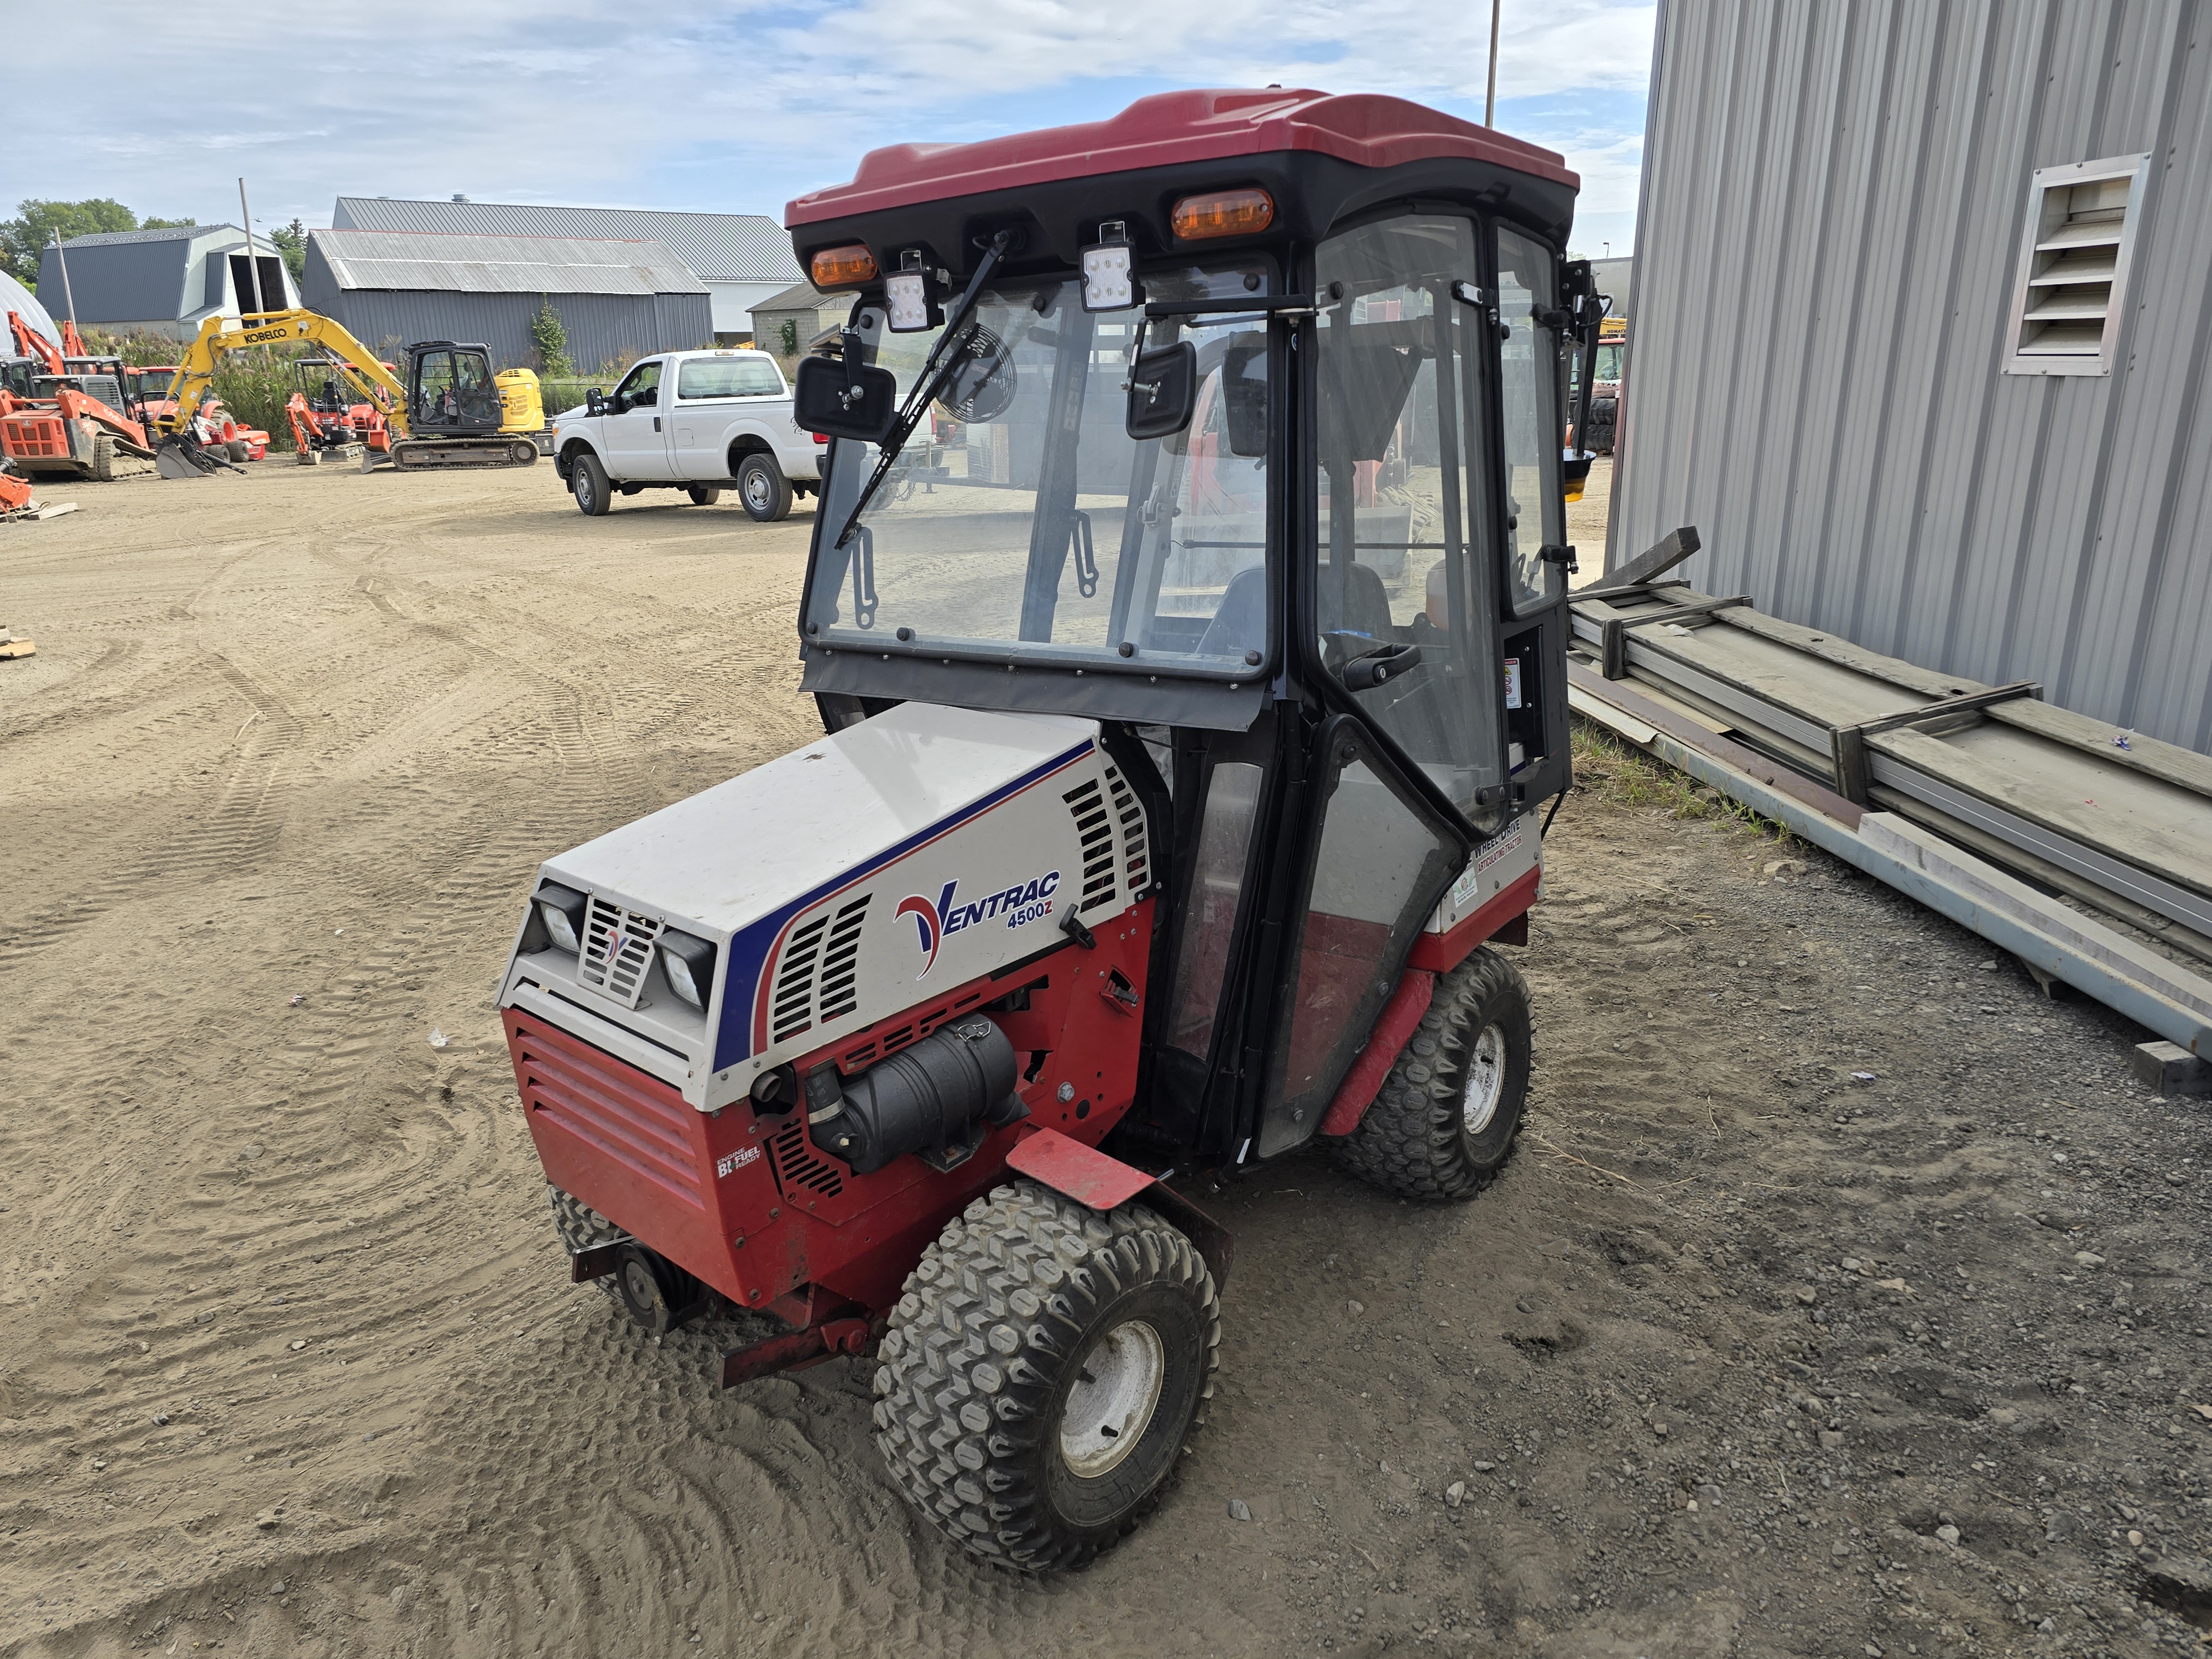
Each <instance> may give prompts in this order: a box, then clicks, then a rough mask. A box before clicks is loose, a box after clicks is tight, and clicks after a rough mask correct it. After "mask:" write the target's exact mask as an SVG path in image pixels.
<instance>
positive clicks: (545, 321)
mask: <svg viewBox="0 0 2212 1659" xmlns="http://www.w3.org/2000/svg"><path fill="white" fill-rule="evenodd" d="M530 343H531V344H532V346H534V347H536V348H537V349H538V363H539V365H540V367H539V370H538V372H539V373H540V374H544V376H545V378H546V379H548V380H572V379H574V376H575V373H576V366H575V364H574V363H572V362H569V361H568V330H567V329H565V328H563V327H562V325H561V313H559V312H557V311H556V310H554V309H553V296H552V295H550V294H541V295H538V314H537V315H536V316H534V317H532V319H530Z"/></svg>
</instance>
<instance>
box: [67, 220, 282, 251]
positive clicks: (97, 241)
mask: <svg viewBox="0 0 2212 1659" xmlns="http://www.w3.org/2000/svg"><path fill="white" fill-rule="evenodd" d="M224 230H228V231H232V232H235V233H236V234H239V235H240V236H243V235H244V234H246V233H245V232H244V231H242V230H240V229H239V228H238V227H237V226H236V225H232V224H219V225H162V226H160V227H157V228H155V229H152V230H100V231H94V232H92V233H91V234H88V235H84V236H72V237H70V239H69V240H67V241H65V242H64V243H63V244H62V252H64V253H66V252H70V250H71V249H73V248H80V247H123V246H128V245H129V244H131V243H133V242H188V241H190V240H191V239H192V238H193V237H195V236H212V235H214V234H216V232H218V231H224ZM254 240H256V241H258V242H264V243H265V242H267V241H268V240H269V233H268V232H267V231H265V230H264V231H262V232H261V233H259V234H258V235H257V236H256V237H255V238H254Z"/></svg>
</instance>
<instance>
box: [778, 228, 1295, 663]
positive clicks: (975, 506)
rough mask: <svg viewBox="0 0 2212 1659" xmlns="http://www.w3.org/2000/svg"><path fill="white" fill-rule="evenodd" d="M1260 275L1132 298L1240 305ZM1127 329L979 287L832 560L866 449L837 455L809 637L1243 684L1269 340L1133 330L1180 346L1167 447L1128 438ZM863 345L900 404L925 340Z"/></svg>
mask: <svg viewBox="0 0 2212 1659" xmlns="http://www.w3.org/2000/svg"><path fill="white" fill-rule="evenodd" d="M1267 275H1268V271H1267V267H1266V266H1265V265H1264V264H1259V263H1257V262H1252V261H1247V262H1245V263H1243V264H1235V265H1230V264H1223V265H1219V266H1209V267H1197V266H1191V267H1185V268H1182V269H1180V270H1170V271H1164V272H1163V271H1147V272H1145V273H1143V274H1142V281H1143V283H1144V284H1145V289H1146V297H1147V298H1148V299H1150V300H1153V301H1164V300H1191V299H1204V298H1212V297H1221V298H1225V299H1226V298H1237V299H1241V298H1243V296H1244V295H1248V294H1253V293H1262V292H1265V291H1266V289H1267ZM975 320H976V322H977V325H978V327H979V331H978V332H977V334H976V335H975V337H974V340H973V342H972V343H971V345H970V346H969V348H968V349H966V350H965V351H964V352H963V355H962V361H961V366H960V368H959V370H958V372H957V374H956V376H955V377H954V380H953V381H952V383H951V385H950V386H948V387H947V389H946V391H945V393H944V395H943V396H942V397H941V398H939V400H938V402H937V403H936V404H933V406H932V407H931V409H930V410H929V411H928V413H927V415H926V416H924V417H923V419H922V422H921V424H920V425H919V426H917V427H916V428H915V432H914V435H913V436H912V437H911V438H910V439H909V440H908V442H907V445H906V447H905V448H904V450H903V451H902V453H900V455H899V457H898V459H897V462H896V465H894V466H893V468H892V470H891V471H890V475H889V476H888V477H886V478H885V479H884V483H883V485H882V487H881V488H880V489H878V492H877V493H876V495H875V496H874V498H873V499H872V501H870V502H869V504H868V506H867V508H866V511H865V512H864V513H862V514H861V516H860V528H859V530H858V531H856V532H855V533H854V537H853V538H852V539H851V541H850V542H849V543H848V545H847V547H846V549H845V550H842V551H841V550H838V549H836V547H834V546H832V545H829V543H830V540H831V538H833V537H834V536H835V535H836V531H837V529H838V528H839V527H840V526H842V524H843V523H844V521H845V517H846V515H847V514H848V513H850V512H851V510H852V505H853V502H854V501H855V500H856V499H857V497H858V495H859V491H860V485H861V483H862V482H863V481H864V480H865V479H866V476H867V473H868V471H869V470H870V468H871V467H872V465H874V460H875V454H874V451H873V450H872V449H871V448H868V447H866V446H862V445H860V444H855V443H851V442H840V443H839V444H838V445H837V446H836V454H835V457H834V459H833V460H832V463H831V477H830V483H829V492H828V499H827V501H825V503H824V506H823V513H822V519H823V524H824V526H826V528H825V530H824V532H823V547H822V548H821V550H820V553H819V556H818V557H817V563H816V568H815V574H814V585H813V587H812V589H811V592H810V593H809V596H808V602H807V612H806V619H807V624H808V629H809V634H810V637H814V638H818V639H822V640H823V641H824V642H836V641H840V640H843V641H848V642H851V643H854V644H864V645H865V646H866V647H867V648H869V649H871V650H875V649H881V648H884V647H892V648H896V647H899V646H904V647H907V648H908V649H909V650H912V651H914V652H915V653H916V654H922V653H927V652H929V651H930V650H932V649H933V648H941V649H942V650H943V651H944V653H945V655H947V656H949V657H950V656H960V657H968V658H973V657H975V656H976V655H979V654H980V655H983V656H986V657H987V658H989V659H992V660H1001V659H1005V658H1006V657H1007V656H1009V655H1014V654H1018V655H1019V656H1021V657H1023V658H1024V659H1033V660H1037V661H1047V662H1068V663H1082V662H1085V661H1096V662H1098V663H1100V664H1102V665H1113V666H1115V667H1122V668H1127V669H1132V670H1137V671H1149V672H1155V673H1157V672H1162V671H1167V672H1192V673H1203V674H1222V675H1244V674H1249V671H1250V668H1251V666H1252V665H1255V664H1257V663H1259V662H1260V661H1261V660H1262V657H1263V653H1265V651H1266V649H1267V604H1266V599H1267V588H1266V582H1267V577H1266V549H1267V406H1268V386H1269V368H1268V362H1267V358H1268V353H1267V326H1266V323H1265V320H1264V319H1263V318H1262V317H1261V316H1260V315H1258V314H1256V313H1243V315H1242V316H1238V315H1237V314H1236V313H1222V314H1220V315H1218V316H1215V315H1207V316H1204V317H1200V318H1195V319H1169V320H1165V321H1157V322H1153V323H1152V324H1150V325H1148V326H1147V328H1146V335H1145V347H1146V349H1147V350H1151V349H1155V348H1158V347H1161V346H1166V345H1170V344H1172V343H1176V342H1177V341H1182V340H1188V341H1189V342H1190V343H1192V344H1193V345H1194V347H1195V349H1196V351H1197V358H1198V372H1199V378H1198V396H1197V401H1196V404H1195V407H1194V413H1193V416H1192V419H1191V422H1190V425H1189V426H1188V428H1186V429H1185V430H1183V431H1182V432H1180V433H1176V434H1175V435H1172V436H1170V437H1167V438H1156V439H1148V440H1146V441H1143V442H1135V441H1132V440H1131V439H1130V438H1129V437H1128V435H1127V431H1126V429H1125V426H1124V421H1125V417H1126V410H1127V393H1126V392H1125V391H1124V389H1123V386H1124V383H1125V382H1126V381H1127V379H1128V378H1129V354H1130V351H1131V349H1132V347H1133V345H1134V344H1135V343H1136V332H1137V326H1138V323H1139V313H1138V312H1137V311H1134V310H1130V311H1119V312H1098V313H1089V312H1085V310H1084V309H1083V302H1082V286H1081V284H1080V283H1079V282H1076V281H1074V280H1072V279H1071V280H1066V281H1061V280H1057V279H1052V280H1047V281H1045V282H1042V283H1035V284H1030V285H1013V284H1008V285H1007V286H1006V287H1003V288H1000V289H987V290H985V292H984V293H983V295H981V300H980V301H979V303H978V305H977V307H976V311H975ZM877 337H879V338H883V339H884V342H885V343H884V345H883V346H882V347H881V348H880V349H879V350H878V353H877V361H878V362H879V363H881V364H882V365H883V366H884V368H889V369H890V370H891V371H892V373H893V374H895V375H896V377H897V379H898V381H899V390H900V393H901V395H902V397H903V396H904V395H905V393H906V392H907V391H908V389H909V387H910V386H911V384H912V381H913V378H914V377H915V375H916V374H918V373H919V372H920V370H921V367H922V364H923V363H924V362H925V361H926V360H927V357H928V356H929V352H930V349H931V347H932V346H933V344H934V343H936V335H935V333H934V332H928V333H915V334H891V335H888V336H883V335H878V336H877ZM1010 647H1012V649H1011V650H1010Z"/></svg>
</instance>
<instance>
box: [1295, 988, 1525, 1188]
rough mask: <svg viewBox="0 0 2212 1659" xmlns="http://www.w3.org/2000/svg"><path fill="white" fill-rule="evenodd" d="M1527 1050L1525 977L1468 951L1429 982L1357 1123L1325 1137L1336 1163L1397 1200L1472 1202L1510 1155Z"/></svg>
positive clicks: (1521, 1098)
mask: <svg viewBox="0 0 2212 1659" xmlns="http://www.w3.org/2000/svg"><path fill="white" fill-rule="evenodd" d="M1530 1048H1531V1042H1530V1033H1529V1028H1528V984H1527V982H1526V981H1523V980H1522V977H1521V975H1520V972H1519V970H1518V969H1516V968H1515V967H1514V966H1513V964H1512V963H1510V962H1508V961H1506V960H1505V958H1504V957H1501V956H1499V955H1498V953H1497V952H1496V951H1491V950H1480V951H1476V952H1475V953H1474V955H1473V956H1471V957H1468V959H1467V960H1466V961H1465V962H1463V963H1461V964H1460V965H1459V966H1458V967H1456V968H1455V969H1452V971H1451V972H1450V973H1449V974H1446V975H1443V977H1442V978H1441V979H1439V980H1438V981H1437V989H1436V995H1435V997H1434V998H1433V1000H1431V1002H1430V1004H1429V1009H1428V1012H1426V1013H1425V1014H1423V1015H1422V1016H1421V1023H1420V1025H1419V1027H1418V1028H1417V1029H1416V1030H1414V1032H1413V1036H1412V1037H1410V1038H1409V1039H1407V1043H1406V1046H1405V1047H1404V1048H1401V1049H1400V1050H1399V1051H1398V1059H1397V1062H1396V1063H1395V1065H1393V1066H1391V1067H1390V1074H1389V1077H1387V1078H1385V1079H1383V1088H1382V1091H1381V1092H1380V1093H1379V1094H1377V1095H1376V1097H1375V1103H1374V1104H1373V1105H1371V1106H1370V1107H1369V1108H1368V1109H1367V1112H1366V1115H1364V1116H1363V1117H1362V1118H1361V1119H1360V1120H1359V1126H1358V1127H1357V1128H1355V1129H1354V1130H1352V1133H1350V1134H1348V1135H1344V1136H1341V1137H1338V1138H1332V1139H1330V1140H1329V1142H1328V1144H1329V1146H1330V1147H1331V1148H1332V1149H1333V1151H1334V1154H1335V1157H1336V1161H1337V1162H1338V1163H1339V1164H1342V1165H1343V1166H1344V1167H1345V1168H1346V1169H1347V1170H1351V1171H1352V1174H1354V1175H1356V1176H1359V1177H1360V1178H1361V1179H1362V1180H1364V1181H1365V1182H1368V1183H1370V1185H1372V1186H1376V1187H1379V1188H1382V1189H1383V1191H1384V1192H1386V1193H1390V1194H1395V1196H1397V1197H1399V1198H1415V1199H1426V1200H1466V1199H1470V1198H1473V1197H1474V1195H1475V1194H1477V1193H1479V1192H1480V1191H1481V1190H1482V1189H1483V1188H1485V1187H1486V1186H1488V1185H1489V1184H1490V1182H1491V1179H1492V1176H1495V1175H1496V1174H1497V1173H1498V1170H1500V1169H1502V1168H1504V1164H1505V1160H1506V1158H1508V1157H1509V1156H1510V1154H1511V1152H1512V1151H1513V1137H1514V1134H1515V1133H1516V1131H1518V1130H1519V1128H1520V1127H1521V1109H1522V1107H1523V1106H1524V1105H1525V1104H1526V1103H1528V1059H1529V1052H1530Z"/></svg>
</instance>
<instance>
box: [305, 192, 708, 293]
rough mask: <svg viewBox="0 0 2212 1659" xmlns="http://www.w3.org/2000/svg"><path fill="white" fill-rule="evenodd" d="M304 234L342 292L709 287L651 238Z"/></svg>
mask: <svg viewBox="0 0 2212 1659" xmlns="http://www.w3.org/2000/svg"><path fill="white" fill-rule="evenodd" d="M430 205H433V206H435V205H436V204H430ZM307 238H308V242H309V244H310V246H313V247H315V248H317V249H318V250H319V251H320V252H321V254H322V256H323V258H324V259H325V261H326V262H327V263H328V264H329V266H330V270H331V277H332V279H333V280H334V281H335V282H336V283H337V285H338V287H340V288H342V289H418V290H429V291H435V292H439V293H446V294H638V295H649V294H704V293H706V292H707V287H706V284H705V283H702V282H701V281H700V280H699V279H698V277H696V276H694V275H693V274H692V273H691V271H690V270H689V269H688V268H687V267H686V266H685V264H684V262H683V261H682V260H681V259H679V258H677V257H676V255H675V254H674V252H671V250H670V249H669V248H667V247H666V246H663V245H662V244H661V243H659V242H654V241H617V240H607V239H604V238H583V237H564V236H480V235H454V234H425V233H422V232H399V231H384V230H314V231H310V232H308V233H307Z"/></svg>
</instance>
